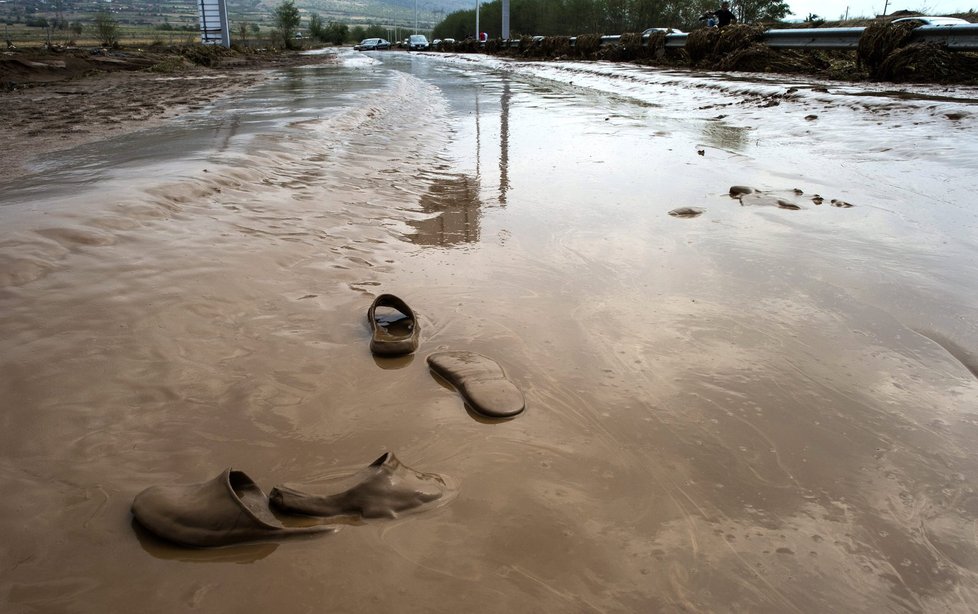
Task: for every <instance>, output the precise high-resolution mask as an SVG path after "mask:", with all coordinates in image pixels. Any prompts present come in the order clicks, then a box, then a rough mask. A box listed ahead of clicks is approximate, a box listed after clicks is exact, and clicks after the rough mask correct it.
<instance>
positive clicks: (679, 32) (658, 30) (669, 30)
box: [642, 28, 685, 36]
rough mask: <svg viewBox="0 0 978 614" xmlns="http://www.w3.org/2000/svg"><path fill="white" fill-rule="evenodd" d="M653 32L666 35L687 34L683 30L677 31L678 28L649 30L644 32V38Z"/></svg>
mask: <svg viewBox="0 0 978 614" xmlns="http://www.w3.org/2000/svg"><path fill="white" fill-rule="evenodd" d="M653 32H665V33H666V34H685V32H683V31H682V30H677V29H676V28H648V29H646V30H642V36H648V35H649V34H652V33H653Z"/></svg>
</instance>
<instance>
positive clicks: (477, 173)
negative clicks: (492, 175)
mask: <svg viewBox="0 0 978 614" xmlns="http://www.w3.org/2000/svg"><path fill="white" fill-rule="evenodd" d="M481 150H482V144H481V143H480V139H479V86H478V84H477V85H476V86H475V178H476V179H480V178H481V177H482V173H481V172H480V170H479V152H480V151H481Z"/></svg>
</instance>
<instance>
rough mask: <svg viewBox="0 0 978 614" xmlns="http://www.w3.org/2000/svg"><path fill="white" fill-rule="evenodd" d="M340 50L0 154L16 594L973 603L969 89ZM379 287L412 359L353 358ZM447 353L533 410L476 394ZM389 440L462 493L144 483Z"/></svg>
mask: <svg viewBox="0 0 978 614" xmlns="http://www.w3.org/2000/svg"><path fill="white" fill-rule="evenodd" d="M341 59H342V61H341V62H340V64H339V65H338V66H320V67H311V68H307V69H294V70H292V71H290V72H289V73H288V78H283V79H279V80H276V81H266V82H264V83H262V84H260V85H259V86H257V87H256V88H253V89H251V90H249V91H248V93H247V95H246V96H243V97H241V98H231V99H223V100H221V101H216V102H215V103H214V104H213V106H210V107H206V108H201V109H199V110H197V111H196V112H194V113H190V114H188V115H186V116H185V117H183V118H181V119H180V121H178V122H175V123H170V122H165V123H164V124H162V125H160V126H159V127H157V128H154V129H153V130H149V131H145V132H141V133H134V134H132V135H129V136H128V137H126V138H124V139H109V140H108V141H104V142H102V143H100V144H91V145H89V146H86V147H83V148H79V149H76V150H69V151H65V152H63V153H61V154H59V156H58V157H56V158H52V159H50V160H47V161H46V162H45V163H44V164H43V165H41V166H40V167H37V166H35V167H33V168H34V172H35V174H30V173H29V174H27V175H26V176H25V177H24V178H23V179H18V180H13V181H8V182H6V183H4V184H3V185H2V186H0V187H2V188H3V189H2V190H0V194H2V195H3V196H2V200H0V216H2V220H0V221H2V227H3V229H4V230H3V238H2V242H0V331H2V334H0V357H2V358H0V360H2V365H0V367H2V368H0V399H2V407H3V408H4V409H3V414H2V415H3V428H2V429H0V451H2V452H0V476H2V481H0V483H3V484H4V485H5V487H6V489H7V492H6V493H5V497H4V498H3V499H2V501H0V527H2V534H3V535H4V536H5V539H4V546H3V548H2V549H0V604H2V605H3V607H2V609H3V610H4V611H11V612H29V611H38V610H41V611H44V610H47V611H64V610H69V611H86V612H87V611H91V612H95V611H99V612H104V611H126V610H131V609H134V608H136V607H138V608H139V609H140V610H143V611H149V612H172V611H180V610H192V609H198V610H201V611H223V610H232V609H238V610H259V609H268V608H275V609H278V610H285V611H310V610H321V609H327V610H329V611H363V610H379V609H394V610H397V611H501V610H508V611H515V612H540V611H573V612H590V611H663V612H678V611H699V612H718V611H750V612H791V611H795V612H826V611H888V612H930V611H951V612H968V611H973V610H974V608H975V604H976V603H978V543H976V538H975V532H974V527H975V526H976V521H978V493H976V492H975V489H976V487H978V456H976V453H975V447H974V441H975V440H976V436H978V380H976V378H975V376H974V365H970V366H969V364H968V361H969V360H971V358H970V357H973V356H974V355H975V348H978V330H976V328H975V322H976V319H975V314H976V313H978V304H976V299H975V297H976V296H978V292H976V289H978V288H976V281H975V280H976V279H978V271H976V268H978V258H976V254H978V240H976V237H978V232H976V223H978V222H976V218H975V216H974V212H973V206H972V190H971V188H970V186H971V185H972V183H973V181H972V180H973V168H975V161H976V159H978V148H976V146H975V144H974V143H975V142H978V141H976V140H975V139H974V138H973V137H974V131H975V129H974V127H973V124H972V123H970V122H969V121H961V120H960V119H958V120H952V119H949V118H948V117H947V115H948V114H953V115H954V116H956V117H959V118H960V117H968V118H973V117H974V116H975V112H976V109H975V104H974V102H972V101H971V99H973V98H978V97H975V96H971V94H970V93H969V92H968V91H967V90H956V91H955V92H948V91H945V92H943V95H944V96H945V97H946V98H949V100H943V101H935V100H930V99H927V98H926V97H911V98H912V99H911V100H906V99H903V98H897V97H894V96H891V95H889V94H887V93H886V92H885V91H883V88H879V89H877V90H866V89H865V88H863V89H859V90H858V91H857V90H855V89H853V90H849V89H846V88H847V87H849V86H843V85H838V84H807V85H806V84H805V83H802V82H790V83H789V82H787V81H785V82H779V81H778V80H776V79H775V78H773V77H765V78H763V79H754V80H747V79H742V80H738V79H730V78H721V77H718V76H709V75H705V76H704V75H688V74H675V73H664V72H656V71H649V70H647V69H641V68H637V67H630V68H624V69H622V68H614V67H611V66H604V65H586V64H580V65H575V64H567V65H564V66H551V65H536V64H524V63H512V64H506V63H502V62H496V61H489V60H486V61H475V60H473V59H471V58H465V57H458V58H451V57H447V58H439V59H433V58H426V57H424V56H421V55H411V56H409V55H407V54H389V55H387V56H384V57H383V58H382V60H379V61H368V60H365V59H363V56H362V54H361V55H354V54H350V55H344V56H343V57H342V58H341ZM826 85H827V86H828V87H827V88H826ZM791 88H795V91H794V92H789V90H790V89H791ZM823 90H825V91H823ZM925 93H926V92H925ZM866 94H871V95H869V96H867V95H866ZM969 97H970V98H969ZM904 98H905V97H904ZM772 101H774V102H777V104H770V103H771V102H772ZM811 115H816V116H817V119H815V120H812V119H806V118H807V117H808V116H811ZM719 116H723V117H720V118H719V119H718V117H719ZM884 122H885V126H883V124H884ZM41 177H43V178H44V180H43V181H41V180H40V178H41ZM733 185H746V186H751V187H753V188H755V189H757V190H760V192H761V193H762V196H764V198H760V197H759V198H756V199H748V198H743V199H734V198H731V196H730V194H729V188H730V186H733ZM796 189H797V190H799V191H800V192H801V194H798V193H797V192H796ZM816 194H817V195H819V196H820V197H822V198H823V202H822V204H816V203H815V202H814V200H813V199H814V196H815V195H816ZM833 199H835V200H837V201H844V202H846V203H849V204H852V205H853V206H852V207H834V206H832V204H831V202H832V200H833ZM779 201H783V202H785V203H788V204H792V205H794V206H795V207H797V208H792V207H787V208H786V207H783V206H779V205H778V202H779ZM680 207H690V208H697V209H702V213H701V214H700V215H697V216H695V217H677V216H673V215H669V212H670V211H673V210H676V209H678V208H680ZM384 292H392V293H395V294H397V295H398V296H400V297H401V298H403V299H405V300H406V301H407V302H408V304H410V305H411V307H412V308H413V309H414V311H415V312H416V315H417V317H418V320H419V322H420V325H421V343H420V347H419V349H418V351H417V352H416V353H415V354H414V355H412V356H410V357H406V358H397V359H382V358H376V357H374V356H373V355H372V354H371V353H370V350H369V342H370V330H369V327H368V326H367V322H366V319H365V316H366V311H367V308H368V307H369V305H370V303H371V301H372V299H373V298H374V297H375V296H377V295H379V294H381V293H384ZM443 350H462V351H471V352H478V353H479V354H482V355H485V356H489V357H492V358H493V359H494V360H496V361H497V362H498V363H499V364H500V365H501V366H502V368H503V369H504V370H505V372H506V375H507V376H508V378H509V379H510V380H511V381H512V382H513V383H514V384H516V385H517V386H518V387H519V388H520V390H521V391H522V392H523V394H524V396H525V400H526V410H525V411H524V412H523V413H521V414H520V415H518V416H516V417H514V418H512V419H510V420H502V421H492V420H486V419H484V418H482V417H480V416H478V415H474V414H473V413H470V412H467V411H466V410H465V408H464V407H463V405H462V403H461V401H460V398H459V395H458V394H457V392H456V391H455V390H454V389H452V388H451V387H450V386H449V385H448V384H447V382H445V381H444V380H441V379H439V378H437V377H435V376H434V375H433V374H432V373H431V372H430V371H429V369H428V366H427V364H426V361H425V358H426V357H427V356H428V355H429V354H431V353H434V352H437V351H443ZM386 450H390V451H393V452H394V453H396V454H397V456H398V458H400V460H401V461H402V462H404V463H405V464H407V465H408V466H410V467H413V468H415V469H417V470H419V471H424V472H432V473H437V474H439V475H444V476H446V477H447V478H449V479H450V480H451V481H452V483H453V484H455V485H457V492H456V493H455V495H454V497H453V498H452V500H451V501H449V502H447V503H446V504H445V505H442V506H439V507H436V508H434V509H429V510H421V511H419V512H418V513H416V514H410V515H405V516H403V517H400V518H397V519H393V520H391V519H370V520H365V521H350V520H346V521H343V522H341V523H339V524H338V526H339V527H340V530H339V531H338V532H337V533H335V534H330V535H325V536H318V537H308V538H294V539H289V540H281V541H271V542H264V543H257V544H249V545H243V546H234V547H228V548H222V549H211V550H194V549H187V548H181V547H177V546H174V545H171V544H167V543H165V542H162V541H160V540H158V539H156V538H154V537H152V536H151V535H149V534H147V533H146V532H145V531H143V530H141V529H140V528H139V527H138V526H137V525H135V524H134V523H133V521H132V518H131V515H130V513H129V506H130V504H131V502H132V499H133V497H134V496H135V495H136V494H137V493H138V492H140V491H141V490H142V489H144V488H146V487H147V486H151V485H155V484H172V483H187V482H199V481H204V480H207V479H210V478H213V477H214V476H215V475H217V474H218V473H219V472H220V471H221V470H222V469H223V468H225V467H233V468H234V469H237V470H243V471H246V472H247V473H248V475H250V476H251V477H252V478H253V479H255V481H256V482H257V483H258V484H259V485H261V486H262V487H263V488H264V489H265V490H266V492H267V491H268V490H270V489H271V488H272V486H274V485H277V484H281V483H284V482H290V483H299V484H302V485H303V487H304V490H307V491H309V492H317V490H319V489H321V488H322V487H323V486H324V485H325V484H327V483H328V482H329V479H331V478H334V477H336V476H338V475H348V474H352V473H354V472H355V471H357V470H359V469H361V468H363V467H364V466H366V464H367V463H370V462H371V461H372V460H374V459H375V458H377V457H378V456H379V455H380V454H381V453H382V452H384V451H386Z"/></svg>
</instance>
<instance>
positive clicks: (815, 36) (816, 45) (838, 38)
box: [510, 23, 978, 51]
mask: <svg viewBox="0 0 978 614" xmlns="http://www.w3.org/2000/svg"><path fill="white" fill-rule="evenodd" d="M863 30H865V28H801V29H792V30H767V31H766V32H764V34H763V35H762V38H761V40H762V41H763V42H764V44H766V45H768V46H769V47H774V48H777V49H856V48H857V47H859V38H860V37H861V36H862V35H863ZM687 38H689V34H667V35H666V42H665V46H666V47H668V48H673V49H677V48H678V49H681V48H683V47H685V46H686V39H687ZM575 39H576V37H574V38H571V45H573V44H574V42H575ZM643 39H644V44H648V39H649V37H648V36H645V37H643ZM619 40H621V35H617V34H616V35H610V36H602V37H601V45H615V44H617V43H618V41H619ZM911 40H913V41H914V42H921V43H938V44H941V45H945V46H947V48H948V49H951V50H953V51H978V24H975V23H968V24H964V23H962V24H954V25H950V26H919V27H917V28H915V29H914V31H913V34H912V35H911ZM513 42H516V43H517V44H518V41H510V44H512V43H513Z"/></svg>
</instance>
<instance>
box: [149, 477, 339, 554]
mask: <svg viewBox="0 0 978 614" xmlns="http://www.w3.org/2000/svg"><path fill="white" fill-rule="evenodd" d="M132 513H133V516H135V517H136V520H137V521H138V522H139V524H141V525H142V526H144V527H145V528H146V529H148V530H150V531H151V532H153V533H155V534H156V535H158V536H159V537H162V538H164V539H168V540H170V541H173V542H177V543H180V544H185V545H189V546H227V545H230V544H237V543H240V542H247V541H254V540H257V539H268V538H277V537H286V536H290V535H304V534H309V533H325V532H332V531H335V529H333V528H330V527H324V526H313V527H286V526H284V525H283V524H282V523H281V522H279V520H278V518H276V517H275V516H274V515H273V514H272V511H271V510H270V509H268V497H266V496H265V493H264V492H262V489H261V488H259V487H258V485H257V484H255V482H254V481H252V479H251V478H249V477H248V476H247V475H245V473H244V472H242V471H232V470H231V469H225V470H224V471H223V472H222V473H221V475H219V476H217V477H216V478H214V479H213V480H210V481H209V482H203V483H200V484H181V485H172V486H151V487H149V488H147V489H146V490H144V491H142V492H141V493H139V494H138V495H136V498H135V499H133V502H132Z"/></svg>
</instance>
